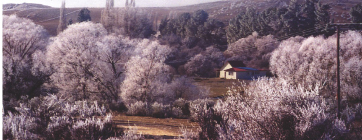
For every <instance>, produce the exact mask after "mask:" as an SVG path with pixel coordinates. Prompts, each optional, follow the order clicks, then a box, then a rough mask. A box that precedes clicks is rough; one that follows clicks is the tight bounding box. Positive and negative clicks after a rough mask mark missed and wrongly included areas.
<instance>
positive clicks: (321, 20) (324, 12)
mask: <svg viewBox="0 0 362 140" xmlns="http://www.w3.org/2000/svg"><path fill="white" fill-rule="evenodd" d="M329 9H330V6H329V5H323V4H322V3H321V2H320V1H319V2H318V4H317V6H316V11H315V12H314V13H315V15H316V17H315V18H316V19H315V21H316V23H315V29H316V30H317V32H319V33H324V34H329V32H331V29H330V27H329V26H328V23H330V16H329V13H328V10H329Z"/></svg>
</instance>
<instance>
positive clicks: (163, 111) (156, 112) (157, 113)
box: [151, 102, 171, 118]
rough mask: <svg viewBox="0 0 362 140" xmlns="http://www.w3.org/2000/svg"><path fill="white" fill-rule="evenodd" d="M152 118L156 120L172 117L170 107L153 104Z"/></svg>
mask: <svg viewBox="0 0 362 140" xmlns="http://www.w3.org/2000/svg"><path fill="white" fill-rule="evenodd" d="M151 110H152V116H153V117H156V118H165V117H169V116H170V115H171V107H170V105H163V104H162V103H157V102H155V103H153V104H152V108H151Z"/></svg>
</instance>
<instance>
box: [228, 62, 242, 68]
mask: <svg viewBox="0 0 362 140" xmlns="http://www.w3.org/2000/svg"><path fill="white" fill-rule="evenodd" d="M228 63H229V64H230V65H231V66H232V67H234V68H235V67H245V64H244V63H243V62H242V61H228Z"/></svg>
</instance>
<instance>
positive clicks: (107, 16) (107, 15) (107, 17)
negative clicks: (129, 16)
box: [101, 0, 117, 32]
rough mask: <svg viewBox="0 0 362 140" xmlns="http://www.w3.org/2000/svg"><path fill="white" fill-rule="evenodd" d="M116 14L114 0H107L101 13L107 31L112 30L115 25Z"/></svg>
mask: <svg viewBox="0 0 362 140" xmlns="http://www.w3.org/2000/svg"><path fill="white" fill-rule="evenodd" d="M116 22H117V20H116V15H115V9H114V0H107V1H106V7H105V9H103V10H102V14H101V23H102V25H103V26H104V28H106V29H107V31H109V32H110V31H112V28H113V26H115V23H116Z"/></svg>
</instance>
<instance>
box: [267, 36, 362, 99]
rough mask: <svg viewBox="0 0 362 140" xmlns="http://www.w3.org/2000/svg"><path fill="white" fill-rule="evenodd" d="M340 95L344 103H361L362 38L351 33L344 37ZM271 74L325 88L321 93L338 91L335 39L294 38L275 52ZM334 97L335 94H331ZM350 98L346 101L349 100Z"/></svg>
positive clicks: (293, 82) (296, 82) (271, 62)
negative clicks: (351, 101)
mask: <svg viewBox="0 0 362 140" xmlns="http://www.w3.org/2000/svg"><path fill="white" fill-rule="evenodd" d="M340 40H341V43H340V44H341V45H340V46H341V50H340V52H341V54H340V58H341V86H342V87H341V88H342V89H341V91H342V96H343V97H344V99H349V100H359V101H360V100H361V99H362V88H361V87H362V81H361V79H362V77H361V76H362V53H361V50H362V35H361V34H360V33H358V32H354V31H348V32H346V33H344V34H342V35H341V38H340ZM270 64H271V70H272V72H273V73H274V74H276V75H277V76H278V77H280V78H282V79H285V80H287V81H289V82H290V83H292V84H294V85H296V84H298V83H299V84H302V85H303V86H305V87H308V86H310V85H315V84H321V85H324V87H323V89H324V90H322V93H324V92H328V94H332V93H334V92H333V91H335V88H336V82H335V81H336V80H335V79H336V76H335V75H336V74H335V73H336V67H337V66H336V36H332V37H329V38H326V39H325V38H323V37H321V36H319V37H310V38H306V39H305V38H302V37H294V38H290V39H288V40H286V41H283V42H282V43H281V44H280V46H279V48H278V49H276V50H275V51H274V52H273V55H272V57H271V60H270ZM332 95H334V94H332ZM346 97H347V98H346Z"/></svg>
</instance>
